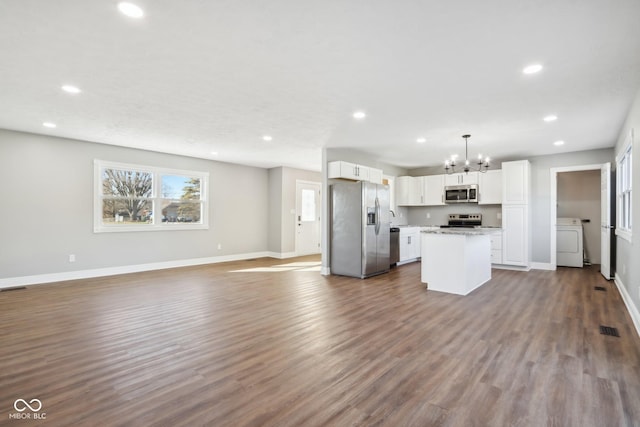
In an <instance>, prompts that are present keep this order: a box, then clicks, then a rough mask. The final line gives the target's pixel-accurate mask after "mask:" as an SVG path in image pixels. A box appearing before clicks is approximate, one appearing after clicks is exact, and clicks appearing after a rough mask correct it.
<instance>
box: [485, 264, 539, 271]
mask: <svg viewBox="0 0 640 427" xmlns="http://www.w3.org/2000/svg"><path fill="white" fill-rule="evenodd" d="M491 268H497V269H499V270H515V271H529V270H531V267H530V266H526V267H523V266H519V265H506V264H491Z"/></svg>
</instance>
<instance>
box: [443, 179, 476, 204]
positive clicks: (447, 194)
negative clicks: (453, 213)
mask: <svg viewBox="0 0 640 427" xmlns="http://www.w3.org/2000/svg"><path fill="white" fill-rule="evenodd" d="M444 202H445V203H478V185H477V184H466V185H448V186H446V187H445V188H444Z"/></svg>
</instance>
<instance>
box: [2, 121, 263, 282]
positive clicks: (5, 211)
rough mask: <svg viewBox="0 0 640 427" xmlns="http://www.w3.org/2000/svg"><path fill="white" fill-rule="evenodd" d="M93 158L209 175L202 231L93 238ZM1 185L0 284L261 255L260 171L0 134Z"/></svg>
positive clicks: (11, 133)
mask: <svg viewBox="0 0 640 427" xmlns="http://www.w3.org/2000/svg"><path fill="white" fill-rule="evenodd" d="M94 159H101V160H108V161H114V162H123V163H134V164H141V165H149V166H157V167H167V168H175V169H186V170H195V171H205V172H209V174H210V176H209V184H210V185H209V198H210V206H209V209H210V212H209V221H210V223H209V225H210V227H209V229H208V230H185V231H154V232H132V233H98V234H96V233H94V232H93V161H94ZM0 183H1V184H0V200H1V207H0V280H2V279H6V278H18V277H22V276H33V275H46V274H49V275H50V274H52V273H65V272H72V271H78V270H91V269H105V268H113V267H121V266H132V265H141V264H148V263H162V262H169V261H176V260H190V259H191V260H192V259H200V258H208V257H223V256H230V255H237V254H255V253H261V252H266V251H267V232H268V226H269V223H268V215H266V214H265V213H266V212H267V210H268V202H269V201H268V172H267V170H266V169H260V168H254V167H246V166H239V165H233V164H228V163H222V162H213V161H208V160H202V159H194V158H190V157H181V156H175V155H169V154H161V153H155V152H150V151H143V150H135V149H129V148H123V147H115V146H110V145H105V144H96V143H90V142H85V141H77V140H71V139H63V138H55V137H49V136H43V135H35V134H27V133H21V132H13V131H7V130H0ZM218 243H220V244H221V245H222V249H221V250H218V249H217V245H218ZM69 254H75V255H76V260H77V261H76V262H75V263H69V261H68V259H69V258H68V257H69ZM4 282H7V280H4Z"/></svg>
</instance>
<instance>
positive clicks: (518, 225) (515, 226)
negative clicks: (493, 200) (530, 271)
mask: <svg viewBox="0 0 640 427" xmlns="http://www.w3.org/2000/svg"><path fill="white" fill-rule="evenodd" d="M502 230H503V232H502V263H503V264H507V265H517V266H522V267H527V266H528V265H529V206H528V205H503V206H502Z"/></svg>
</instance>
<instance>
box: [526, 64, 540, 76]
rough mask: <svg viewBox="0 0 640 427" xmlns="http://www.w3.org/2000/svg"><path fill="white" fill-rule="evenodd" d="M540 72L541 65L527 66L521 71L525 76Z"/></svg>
mask: <svg viewBox="0 0 640 427" xmlns="http://www.w3.org/2000/svg"><path fill="white" fill-rule="evenodd" d="M540 70H542V65H541V64H531V65H527V66H526V67H524V68H523V69H522V72H523V73H525V74H535V73H537V72H539V71H540Z"/></svg>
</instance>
